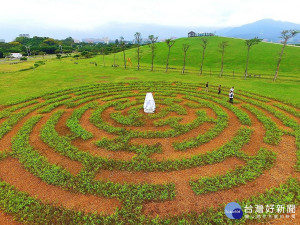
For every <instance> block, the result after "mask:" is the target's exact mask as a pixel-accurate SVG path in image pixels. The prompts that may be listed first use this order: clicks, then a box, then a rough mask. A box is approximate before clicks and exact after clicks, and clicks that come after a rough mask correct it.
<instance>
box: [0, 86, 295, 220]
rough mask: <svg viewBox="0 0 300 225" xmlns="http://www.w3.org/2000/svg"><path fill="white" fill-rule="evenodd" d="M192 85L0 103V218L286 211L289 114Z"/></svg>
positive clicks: (240, 94)
mask: <svg viewBox="0 0 300 225" xmlns="http://www.w3.org/2000/svg"><path fill="white" fill-rule="evenodd" d="M202 86H204V85H199V84H189V83H180V82H176V83H167V82H147V83H146V82H134V83H129V84H127V83H111V84H95V85H88V86H82V87H76V88H70V89H67V90H62V91H58V92H53V93H48V94H46V95H43V96H41V97H38V98H32V99H27V100H26V101H22V102H14V103H10V104H7V105H5V106H3V107H2V108H1V111H0V212H1V214H0V222H1V217H2V221H3V218H4V219H6V220H7V221H11V224H13V223H17V222H18V223H21V224H22V223H24V224H197V223H198V224H231V223H249V222H250V223H251V222H252V223H253V222H254V223H260V222H265V221H267V222H268V221H270V219H269V214H268V213H264V214H261V217H260V218H258V217H256V214H257V213H256V212H254V213H253V215H252V217H251V218H248V219H246V218H245V217H243V218H242V219H240V220H236V221H232V220H230V219H228V218H227V217H226V216H225V214H224V206H225V205H226V204H227V203H229V202H232V201H236V202H238V203H239V204H240V205H241V206H243V207H244V206H246V205H253V206H255V205H265V204H286V205H287V204H294V205H296V206H297V205H298V202H299V199H300V197H299V193H300V188H299V186H300V185H299V174H300V109H298V108H296V107H294V106H292V105H288V104H286V103H282V102H279V101H277V100H274V99H269V98H267V97H263V96H257V95H253V94H251V93H248V92H245V91H239V90H238V91H235V99H234V104H230V103H229V102H228V99H227V98H228V94H227V91H223V92H224V93H222V94H221V95H217V94H216V92H217V88H215V90H210V92H208V93H206V92H205V91H204V89H203V88H202ZM147 92H152V93H153V95H154V99H155V102H156V112H155V113H154V114H145V113H144V112H143V103H144V99H145V95H146V93H147Z"/></svg>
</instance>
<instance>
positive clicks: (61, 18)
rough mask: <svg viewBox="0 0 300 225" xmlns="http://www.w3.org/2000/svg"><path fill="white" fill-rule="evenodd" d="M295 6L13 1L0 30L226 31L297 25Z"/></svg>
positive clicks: (249, 0)
mask: <svg viewBox="0 0 300 225" xmlns="http://www.w3.org/2000/svg"><path fill="white" fill-rule="evenodd" d="M296 5H297V2H296V1H294V0H285V1H282V0H280V1H279V0H272V1H269V0H265V1H262V0H243V1H242V0H227V1H224V0H211V1H199V0H197V1H196V0H185V1H182V0H172V1H169V0H166V1H164V0H152V1H148V0H126V1H124V0H122V1H121V0H113V1H101V0H100V1H99V0H26V1H24V0H14V1H13V2H9V1H4V2H2V3H1V8H2V10H1V14H2V15H1V21H0V26H1V24H6V25H9V24H11V25H22V26H23V27H25V28H26V27H42V28H47V27H48V28H49V29H50V28H51V29H53V28H59V29H68V30H81V31H85V30H86V31H88V30H93V29H95V28H97V27H99V26H103V25H106V24H109V23H112V22H118V23H145V24H160V25H169V26H170V25H171V26H208V27H209V26H213V27H226V26H238V25H242V24H245V23H250V22H254V21H256V20H259V19H263V18H273V19H277V20H284V21H290V22H295V23H300V16H299V15H300V14H299V13H298V8H297V7H295V6H296ZM112 29H113V28H112Z"/></svg>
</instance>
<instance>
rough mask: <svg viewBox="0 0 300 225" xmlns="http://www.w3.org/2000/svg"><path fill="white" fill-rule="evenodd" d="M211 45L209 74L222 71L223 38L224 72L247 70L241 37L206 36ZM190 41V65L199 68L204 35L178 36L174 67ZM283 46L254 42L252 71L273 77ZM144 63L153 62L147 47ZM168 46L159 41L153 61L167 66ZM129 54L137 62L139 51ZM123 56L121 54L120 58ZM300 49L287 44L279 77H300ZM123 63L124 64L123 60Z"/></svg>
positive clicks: (172, 60)
mask: <svg viewBox="0 0 300 225" xmlns="http://www.w3.org/2000/svg"><path fill="white" fill-rule="evenodd" d="M206 38H207V39H208V45H207V49H206V56H205V60H204V68H203V70H204V72H206V73H208V72H209V71H210V69H211V70H212V71H213V72H216V73H219V72H220V67H221V53H220V49H219V47H218V45H219V44H220V43H221V42H222V41H227V42H228V47H227V48H226V50H225V56H224V71H225V73H227V74H230V75H231V74H232V71H233V70H234V71H235V72H236V73H243V72H244V71H245V64H246V55H247V47H246V45H245V41H244V40H242V39H234V38H225V37H206ZM183 44H189V45H190V48H189V50H188V52H187V59H186V63H187V67H188V68H190V69H192V70H199V69H200V62H201V58H202V47H201V38H200V37H195V38H180V39H177V40H176V42H175V44H174V46H173V47H172V48H171V54H170V62H169V64H170V65H171V66H174V67H176V68H178V69H181V68H182V64H183V52H182V45H183ZM281 48H282V45H280V44H272V43H265V42H261V43H260V44H258V45H254V46H253V47H252V48H251V50H250V59H249V73H252V74H263V75H269V76H273V74H274V72H275V69H276V64H277V59H278V56H279V53H280V50H281ZM141 50H142V59H141V62H142V63H144V64H150V63H151V51H150V48H149V47H148V46H143V47H142V48H141ZM167 52H168V48H167V45H166V44H165V43H162V42H161V43H157V48H156V56H155V60H154V63H155V64H156V65H159V66H165V64H166V57H167ZM127 56H128V57H130V58H131V60H132V61H133V64H136V50H135V49H131V50H129V51H127ZM121 59H122V56H121V55H120V54H119V55H118V60H121ZM299 59H300V48H299V47H294V46H287V48H286V49H285V54H284V58H283V60H282V64H281V66H280V73H279V77H280V76H283V77H284V76H290V77H293V78H298V79H299V74H300V64H299ZM120 64H121V65H122V63H120Z"/></svg>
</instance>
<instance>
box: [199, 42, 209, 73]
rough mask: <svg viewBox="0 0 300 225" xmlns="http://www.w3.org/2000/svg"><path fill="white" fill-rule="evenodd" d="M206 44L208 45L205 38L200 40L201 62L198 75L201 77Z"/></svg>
mask: <svg viewBox="0 0 300 225" xmlns="http://www.w3.org/2000/svg"><path fill="white" fill-rule="evenodd" d="M207 43H208V40H207V38H201V44H200V45H201V46H202V60H201V66H200V72H199V75H202V69H203V62H204V57H205V50H206V47H207Z"/></svg>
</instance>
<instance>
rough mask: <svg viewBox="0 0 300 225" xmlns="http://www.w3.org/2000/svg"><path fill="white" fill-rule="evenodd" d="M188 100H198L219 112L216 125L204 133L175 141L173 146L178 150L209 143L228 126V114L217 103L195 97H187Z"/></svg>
mask: <svg viewBox="0 0 300 225" xmlns="http://www.w3.org/2000/svg"><path fill="white" fill-rule="evenodd" d="M186 98H187V99H188V100H191V101H194V102H198V103H200V104H203V105H205V106H207V107H209V108H211V109H212V110H213V111H214V112H215V113H216V114H217V120H216V122H215V123H216V125H215V126H214V127H213V128H211V129H209V130H208V131H207V132H206V133H204V134H199V135H198V136H197V137H195V138H189V139H187V140H185V141H183V142H174V143H173V147H174V148H175V149H176V150H187V149H189V148H195V147H198V146H200V145H201V144H204V143H207V142H209V141H211V140H212V139H213V138H215V137H217V136H218V135H219V134H220V133H221V132H222V131H223V130H224V129H225V127H227V126H228V115H227V114H226V113H225V112H224V111H223V110H222V109H221V108H220V107H219V106H217V105H215V104H213V103H211V102H208V101H205V100H201V99H199V98H195V97H186Z"/></svg>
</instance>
